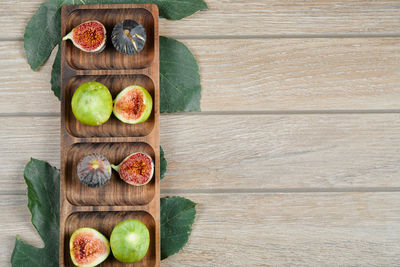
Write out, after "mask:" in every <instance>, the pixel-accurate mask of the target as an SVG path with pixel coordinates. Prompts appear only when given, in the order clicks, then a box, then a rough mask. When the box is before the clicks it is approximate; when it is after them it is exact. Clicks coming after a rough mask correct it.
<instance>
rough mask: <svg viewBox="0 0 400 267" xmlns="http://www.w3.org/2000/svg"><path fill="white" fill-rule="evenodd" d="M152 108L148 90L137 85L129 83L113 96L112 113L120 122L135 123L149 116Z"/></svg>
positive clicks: (143, 120)
mask: <svg viewBox="0 0 400 267" xmlns="http://www.w3.org/2000/svg"><path fill="white" fill-rule="evenodd" d="M152 108H153V99H152V98H151V95H150V94H149V92H147V90H146V89H144V88H143V87H141V86H139V85H130V86H128V87H126V88H125V89H124V90H122V91H121V92H120V93H119V94H118V95H117V97H116V98H115V100H114V108H113V113H114V115H115V117H117V118H118V119H119V120H120V121H122V122H125V123H129V124H137V123H141V122H145V121H146V120H147V119H148V118H149V116H150V114H151V110H152Z"/></svg>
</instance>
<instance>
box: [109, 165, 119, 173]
mask: <svg viewBox="0 0 400 267" xmlns="http://www.w3.org/2000/svg"><path fill="white" fill-rule="evenodd" d="M111 168H113V170H114V171H116V172H118V173H119V165H114V164H111Z"/></svg>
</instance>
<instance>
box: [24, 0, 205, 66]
mask: <svg viewBox="0 0 400 267" xmlns="http://www.w3.org/2000/svg"><path fill="white" fill-rule="evenodd" d="M140 3H154V4H157V5H158V8H159V14H160V16H161V17H164V18H167V19H171V20H179V19H182V18H185V17H187V16H190V15H192V14H193V13H195V12H197V11H199V10H205V9H207V5H206V3H205V2H204V1H203V0H179V1H177V0H48V1H47V2H45V3H43V4H41V5H40V7H39V9H38V10H37V11H36V13H35V15H33V17H32V18H31V19H30V20H29V22H28V24H27V26H26V28H25V34H24V47H25V54H26V58H27V60H28V63H29V65H30V66H31V68H32V69H33V70H36V69H38V68H39V67H40V66H41V65H43V63H44V62H45V61H46V60H47V59H48V58H49V56H50V54H51V51H53V49H54V47H55V46H56V45H57V43H58V42H59V41H60V39H61V36H60V32H61V7H62V6H63V5H73V4H140Z"/></svg>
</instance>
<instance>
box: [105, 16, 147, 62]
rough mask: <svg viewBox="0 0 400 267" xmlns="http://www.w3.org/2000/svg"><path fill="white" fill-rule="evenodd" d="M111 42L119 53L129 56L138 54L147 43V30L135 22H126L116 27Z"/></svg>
mask: <svg viewBox="0 0 400 267" xmlns="http://www.w3.org/2000/svg"><path fill="white" fill-rule="evenodd" d="M111 41H112V44H113V45H114V47H115V49H117V51H118V52H120V53H122V54H127V55H133V54H137V53H139V52H140V51H141V50H142V49H143V47H144V45H145V43H146V30H145V29H144V27H143V26H142V25H141V24H140V23H138V22H136V21H134V20H124V21H121V22H119V23H117V24H116V25H115V26H114V29H113V31H112V33H111Z"/></svg>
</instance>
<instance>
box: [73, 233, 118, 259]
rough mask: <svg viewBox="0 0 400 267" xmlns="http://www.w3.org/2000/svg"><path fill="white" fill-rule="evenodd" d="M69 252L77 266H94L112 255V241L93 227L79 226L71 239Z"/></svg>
mask: <svg viewBox="0 0 400 267" xmlns="http://www.w3.org/2000/svg"><path fill="white" fill-rule="evenodd" d="M69 253H70V256H71V260H72V262H73V264H74V265H75V266H80V267H94V266H97V265H99V264H100V263H102V262H103V261H105V260H106V259H107V257H108V256H109V255H110V242H109V241H108V239H107V238H106V237H105V236H104V235H103V234H102V233H100V232H99V231H97V230H95V229H93V228H89V227H83V228H78V229H76V230H75V231H74V232H73V233H72V235H71V238H70V240H69ZM86 253H89V254H90V255H86ZM76 254H77V255H76ZM82 254H84V256H82ZM85 257H86V259H85ZM90 258H91V259H90Z"/></svg>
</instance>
